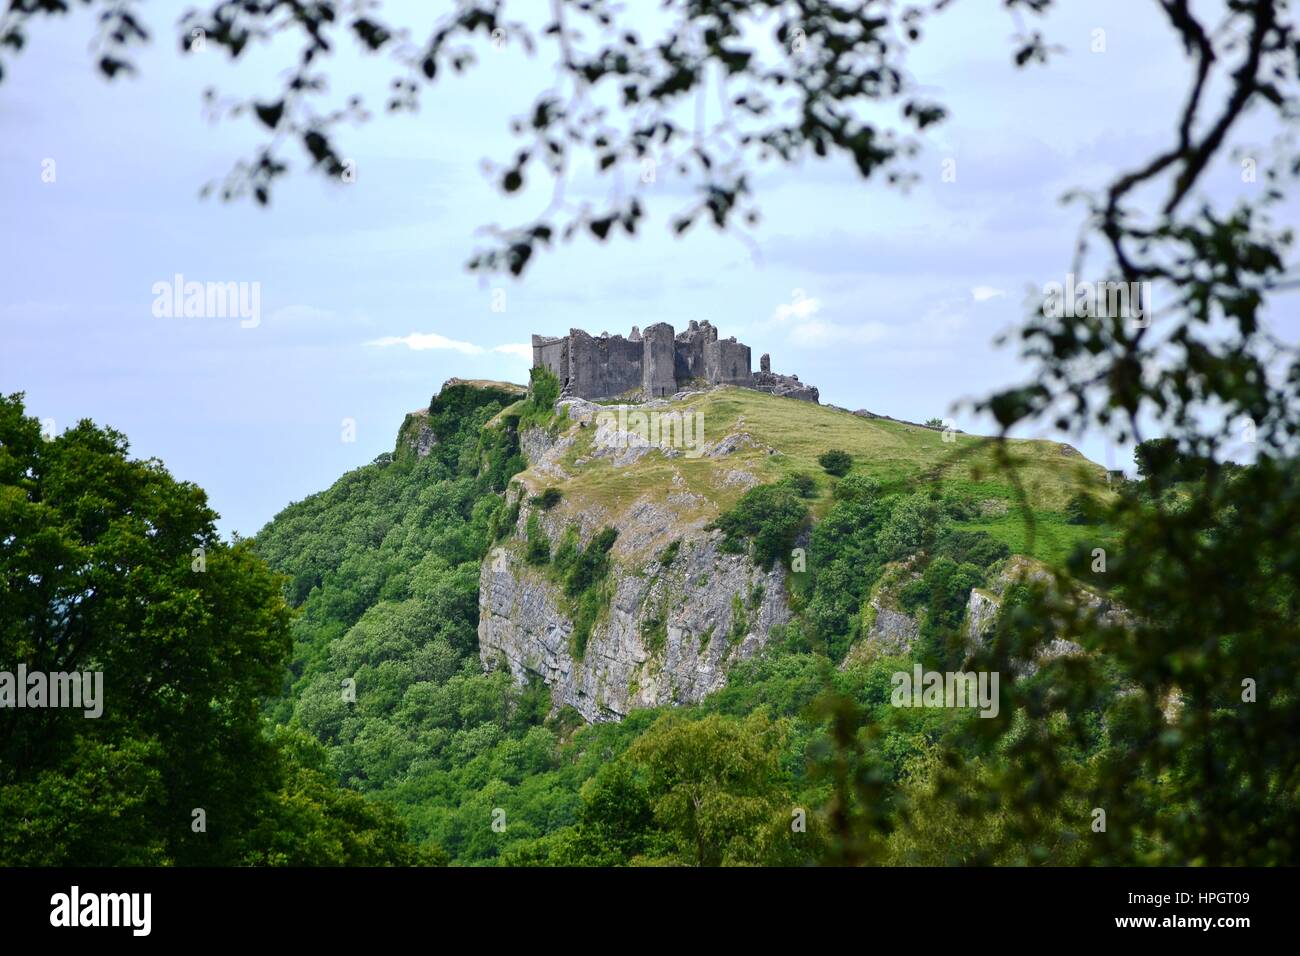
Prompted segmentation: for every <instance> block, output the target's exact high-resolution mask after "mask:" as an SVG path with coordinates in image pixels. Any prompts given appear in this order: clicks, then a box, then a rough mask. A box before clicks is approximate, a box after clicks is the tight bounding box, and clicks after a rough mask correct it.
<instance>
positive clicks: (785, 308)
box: [772, 289, 822, 322]
mask: <svg viewBox="0 0 1300 956" xmlns="http://www.w3.org/2000/svg"><path fill="white" fill-rule="evenodd" d="M821 308H822V302H821V299H810V298H809V297H808V296H806V295H805V294H804V291H803V289H795V290H794V292H793V293H792V294H791V297H790V301H789V302H783V303H781V304H780V305H778V306H777V307H776V309H775V311H773V313H772V318H774V319H776V321H778V322H785V321H787V320H789V319H798V320H799V321H800V322H806V321H808V320H809V319H811V318H812V317H813V316H814V315H816V314H817V313H818V312H820V311H821Z"/></svg>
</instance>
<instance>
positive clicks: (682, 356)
mask: <svg viewBox="0 0 1300 956" xmlns="http://www.w3.org/2000/svg"><path fill="white" fill-rule="evenodd" d="M533 367H534V368H547V369H550V370H551V372H553V373H554V374H555V377H556V378H558V379H559V380H560V385H561V387H562V389H563V393H564V394H565V395H569V396H574V397H577V398H586V399H601V398H618V397H621V396H628V395H630V394H631V393H633V392H639V393H640V395H641V396H642V398H643V399H651V398H663V397H665V396H668V395H672V394H674V393H675V392H679V391H681V390H682V389H685V388H687V387H689V386H691V385H696V384H705V385H739V386H742V387H744V388H754V389H757V390H759V391H764V392H771V393H772V394H774V395H784V396H787V397H789V398H798V399H801V400H803V401H809V402H816V401H818V399H819V395H818V392H817V389H815V388H812V387H811V386H807V385H803V384H802V383H800V382H799V377H798V376H797V375H795V376H788V375H774V374H773V373H772V371H771V367H770V361H769V359H768V356H766V355H764V356H763V362H762V366H761V370H760V371H759V372H758V373H757V374H755V373H754V372H753V371H752V370H751V363H750V351H749V346H748V345H745V344H744V343H743V342H737V341H736V337H735V336H734V335H733V336H731V337H730V338H727V339H721V338H719V337H718V330H717V329H716V328H714V327H713V326H712V325H711V324H709V322H707V321H704V322H696V321H694V320H692V321H691V323H690V325H689V326H688V327H687V328H686V330H685V331H683V332H680V333H676V334H674V332H673V327H672V326H671V325H669V324H668V323H667V322H657V323H655V324H654V325H651V326H648V327H647V328H646V329H645V331H644V332H643V331H641V330H640V329H638V328H637V327H636V326H633V327H632V333H631V334H630V335H628V336H627V337H626V338H625V337H624V336H622V335H610V334H609V333H608V332H602V333H601V334H600V335H599V336H593V335H590V334H588V333H587V332H584V331H583V330H582V329H570V330H569V334H568V335H565V336H559V337H555V336H545V335H534V336H533Z"/></svg>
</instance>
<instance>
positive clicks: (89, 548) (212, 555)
mask: <svg viewBox="0 0 1300 956" xmlns="http://www.w3.org/2000/svg"><path fill="white" fill-rule="evenodd" d="M127 453H128V445H127V442H126V439H125V438H124V437H123V436H122V435H121V434H120V433H118V432H116V431H113V430H112V429H104V428H99V427H96V426H95V425H94V424H93V423H91V422H90V421H88V420H82V421H80V422H78V423H77V424H76V425H75V426H73V427H72V428H70V429H68V430H67V431H65V432H64V433H63V434H61V435H58V436H57V437H54V438H52V439H50V440H45V439H44V438H43V437H42V435H41V427H40V423H39V422H38V421H37V420H36V419H34V418H30V417H27V416H26V415H25V413H24V405H23V399H22V396H21V395H12V396H9V397H7V398H6V397H2V396H0V528H2V529H3V531H2V532H0V571H2V572H3V579H4V581H5V600H4V601H3V602H0V659H3V660H4V661H6V662H13V663H14V664H17V663H22V664H25V665H26V667H27V668H28V670H29V672H42V673H45V674H55V673H68V672H72V673H77V672H98V673H100V674H102V678H103V688H102V698H101V700H100V702H99V703H100V705H101V706H102V713H101V714H100V716H98V717H96V718H94V719H86V717H85V716H84V713H85V712H84V711H83V710H81V709H68V708H46V709H41V710H24V711H15V710H10V709H6V710H5V711H4V715H3V717H2V718H0V859H3V861H4V862H5V863H6V864H8V865H64V866H66V865H72V864H76V865H81V866H89V865H100V866H107V865H122V864H135V865H159V864H168V863H173V864H180V865H192V864H205V865H232V864H236V863H240V862H243V861H245V860H248V859H253V858H257V859H259V860H262V861H263V862H285V860H284V859H283V858H282V857H281V856H280V855H278V854H276V853H275V852H274V851H273V847H274V846H276V845H277V844H279V843H280V842H282V841H283V840H284V839H286V831H287V830H289V829H290V828H292V829H293V830H294V831H295V832H296V833H297V835H298V837H300V838H302V839H303V840H304V841H312V840H318V839H326V837H325V831H326V830H328V829H329V828H330V827H331V826H333V825H334V821H335V820H336V818H337V814H338V811H339V810H340V808H341V807H343V806H344V805H346V804H347V803H348V801H349V800H351V797H350V796H349V795H347V794H342V793H340V792H339V791H338V790H337V785H336V784H335V783H334V781H332V780H319V781H316V786H314V787H313V789H312V793H311V804H310V805H309V806H308V805H303V806H299V808H298V810H297V811H296V820H295V821H294V822H293V823H292V824H291V821H290V819H289V816H288V811H289V810H290V807H291V804H294V803H295V801H296V800H297V798H296V797H295V794H296V793H297V792H298V788H299V787H300V785H301V783H302V774H301V772H300V770H299V768H298V767H297V766H296V765H295V764H294V762H293V759H292V755H291V754H289V753H288V752H286V751H285V750H284V749H282V748H281V747H279V746H278V745H277V743H276V742H275V741H273V740H270V739H268V737H267V734H266V733H265V726H264V722H263V719H262V717H261V715H260V713H259V704H260V701H261V700H262V699H263V698H265V697H267V696H268V695H271V694H274V693H276V692H278V691H279V689H280V682H281V679H282V675H283V672H284V665H285V663H286V660H287V656H288V652H289V628H290V611H289V608H288V605H287V604H286V602H285V600H284V598H283V597H282V595H281V580H280V579H278V578H277V577H276V575H274V574H272V573H271V571H270V570H269V569H268V568H267V567H266V565H265V564H264V563H263V562H262V561H261V560H260V559H259V558H258V557H257V556H256V555H255V554H254V552H253V549H252V547H251V545H250V543H249V542H238V543H235V544H227V543H225V542H223V541H221V540H220V539H219V538H218V537H217V535H216V532H215V530H214V527H213V522H214V520H215V518H216V515H215V514H214V513H213V512H212V510H211V509H210V508H209V507H208V506H207V501H206V498H205V496H204V494H203V492H202V491H201V490H200V489H198V488H197V487H195V486H194V485H192V484H189V483H187V482H178V481H176V480H175V479H173V478H172V477H171V475H169V474H168V473H167V471H166V470H165V469H164V468H163V467H162V465H161V463H159V462H158V461H156V460H150V461H139V460H133V459H131V458H129V457H128V454H127ZM127 569H129V571H128V570H127ZM24 692H25V688H24ZM195 808H199V809H201V810H202V811H204V814H205V818H204V819H205V822H206V827H203V826H199V825H198V823H197V821H196V818H195V816H194V814H193V811H194V809H195ZM192 824H193V826H192ZM346 828H347V830H348V832H349V840H348V842H347V843H346V845H342V846H339V847H336V851H335V853H334V860H335V861H336V862H340V863H363V862H364V863H370V864H374V863H391V862H404V861H407V860H409V859H410V856H409V854H408V853H407V852H406V850H407V849H408V848H407V847H406V846H405V843H404V836H405V834H404V833H403V832H402V828H401V827H400V826H398V825H395V824H394V825H389V824H388V823H386V822H383V821H381V820H380V817H379V815H376V814H374V813H372V812H371V811H370V810H369V809H367V808H366V807H361V806H358V807H354V808H353V809H352V811H350V813H349V819H348V821H347V824H346ZM362 845H364V846H365V847H366V851H365V852H364V853H362V852H360V850H359V848H360V847H361V846H362Z"/></svg>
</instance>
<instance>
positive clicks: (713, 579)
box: [478, 399, 790, 722]
mask: <svg viewBox="0 0 1300 956" xmlns="http://www.w3.org/2000/svg"><path fill="white" fill-rule="evenodd" d="M653 404H655V403H647V405H646V406H640V407H641V408H647V407H650V406H651V405H653ZM663 404H667V403H666V402H664V403H663ZM558 407H559V408H560V409H562V410H563V411H564V413H565V420H566V422H567V426H566V427H565V429H564V430H554V431H552V430H548V429H545V428H539V427H533V428H529V429H526V430H525V431H524V432H523V433H522V434H521V435H520V447H521V450H522V451H523V453H524V455H525V457H526V458H527V460H528V462H529V469H528V471H527V472H525V473H524V474H523V475H521V476H520V480H519V483H518V484H517V485H516V486H514V487H513V488H512V489H511V491H510V492H509V493H508V497H509V501H510V503H511V504H512V505H513V504H514V503H516V502H517V503H518V504H519V506H520V511H519V516H518V519H517V522H516V524H515V527H514V529H513V533H512V534H509V535H508V536H507V537H506V538H505V540H504V541H502V542H501V543H500V544H499V545H498V546H497V547H495V548H494V549H493V550H492V551H491V552H490V553H489V555H488V556H487V558H486V560H485V561H484V562H483V565H482V567H481V569H480V577H479V627H478V637H479V654H480V657H481V659H482V661H483V664H484V666H486V667H489V668H490V667H506V668H508V669H509V671H510V673H511V675H512V676H513V677H514V679H515V680H516V681H518V682H520V683H522V682H525V681H528V680H529V679H530V678H531V677H532V676H533V675H536V676H537V677H540V678H541V679H542V680H543V681H545V683H546V684H547V685H548V686H549V687H550V689H551V695H552V705H553V708H554V709H555V710H558V709H560V708H561V707H564V706H571V707H573V708H575V709H576V710H577V711H578V712H579V713H580V714H581V715H582V716H583V717H584V718H585V719H587V720H588V721H593V722H594V721H604V720H618V719H621V718H622V717H623V716H625V715H626V714H628V713H629V712H630V711H631V710H633V709H635V708H638V707H654V706H659V705H662V704H682V703H691V702H696V701H699V700H701V699H703V698H704V697H705V696H706V695H708V694H709V693H711V692H713V691H715V690H717V689H718V688H720V687H722V686H723V685H724V684H725V683H726V679H727V670H728V668H730V667H731V666H732V665H733V664H735V663H736V662H737V661H741V660H744V659H746V658H750V657H753V656H754V655H755V654H757V653H758V652H759V651H760V650H762V648H763V647H765V646H766V645H767V643H768V641H769V640H770V639H771V636H772V633H773V630H774V628H777V627H778V626H779V625H783V624H785V623H786V622H787V621H788V620H789V617H790V612H789V602H788V594H787V591H786V584H785V570H784V568H783V567H782V566H781V565H780V564H779V563H778V564H777V565H776V566H774V567H773V568H771V569H764V568H761V567H757V566H755V564H754V563H753V562H752V561H751V559H750V558H749V556H748V555H745V554H730V553H726V552H724V551H723V550H722V549H721V543H722V535H721V533H720V532H717V531H708V530H706V526H707V524H708V521H709V518H710V515H711V512H710V510H709V507H708V502H706V501H705V500H704V499H702V498H701V497H700V496H699V495H698V494H696V493H693V492H691V491H690V490H689V488H688V486H687V484H686V482H685V481H684V480H683V479H682V477H681V476H680V475H677V476H675V477H674V478H673V479H671V480H670V483H669V485H668V487H667V488H659V489H656V490H655V491H653V492H647V493H645V494H643V495H641V496H640V497H638V498H636V499H635V500H633V501H631V502H630V503H627V504H621V505H616V506H608V507H607V506H604V505H602V504H600V503H599V502H593V501H574V500H570V499H568V498H567V497H563V496H562V497H561V498H560V500H559V502H558V503H557V504H554V505H553V506H552V507H551V509H550V510H543V509H542V508H541V506H540V504H534V499H535V498H536V495H537V493H538V492H539V491H541V490H542V489H543V487H545V486H546V483H547V482H548V481H552V480H559V481H562V480H563V479H564V477H565V475H566V471H565V468H566V466H565V464H564V462H565V461H566V460H567V459H566V457H565V456H570V457H572V456H571V455H570V453H571V450H572V447H573V445H574V444H575V442H583V443H584V445H583V448H584V451H583V455H584V456H587V457H589V458H590V459H597V458H601V459H607V460H608V461H609V463H610V464H611V465H613V466H615V467H619V466H626V465H628V464H630V463H632V462H635V461H637V460H639V459H640V458H641V457H643V456H644V455H646V454H649V453H651V452H654V453H656V454H662V455H663V456H664V458H665V459H666V460H669V461H672V460H674V459H678V460H680V459H681V458H682V457H683V455H684V454H686V453H687V452H689V451H691V450H690V449H687V450H685V451H684V450H683V449H680V448H676V447H673V446H672V445H670V444H666V443H662V442H649V441H646V440H644V439H643V437H642V436H641V435H639V434H637V433H636V429H635V428H634V427H625V426H627V424H628V423H627V422H621V421H620V419H619V417H618V416H617V414H614V412H616V411H617V410H616V409H611V408H610V407H607V406H598V405H594V404H592V403H590V402H586V401H583V400H581V399H566V400H563V401H561V402H560V403H559V406H558ZM629 432H631V433H630V434H629ZM737 434H739V433H737ZM579 436H584V437H579ZM586 436H589V439H588V437H586ZM746 437H747V436H746ZM723 441H724V442H725V439H723ZM588 447H589V450H586V449H587V448H588ZM742 447H746V445H745V443H744V440H743V439H737V440H736V441H733V442H731V443H728V444H727V445H722V446H721V451H720V453H721V454H726V453H727V452H728V451H730V452H731V453H734V452H735V451H736V450H737V449H739V448H742ZM712 450H714V451H715V452H717V451H719V446H718V445H715V446H713V448H712ZM700 452H701V453H702V452H703V449H702V448H701V449H700ZM576 454H577V453H576V452H574V453H573V455H576ZM582 460H585V459H582V458H580V459H579V462H580V461H582ZM568 467H570V468H572V467H576V464H571V465H569V466H568ZM735 474H737V475H738V476H740V477H741V478H743V480H744V483H748V482H749V481H752V480H756V479H754V478H753V476H751V475H749V474H748V473H746V472H741V471H737V472H735ZM530 519H535V525H536V527H538V528H539V529H540V530H541V531H542V532H543V533H545V534H546V537H547V538H548V540H549V541H550V543H551V550H552V554H554V553H555V552H556V550H557V549H558V546H559V544H560V542H561V541H562V539H563V538H564V536H565V534H566V532H567V531H569V530H570V529H573V532H575V533H576V536H577V541H578V544H579V546H580V547H584V548H585V547H586V546H587V545H588V544H589V543H590V542H591V540H592V539H593V538H594V537H595V536H596V534H597V533H598V532H599V531H600V530H601V529H602V528H604V527H612V528H615V529H616V530H617V531H618V538H617V539H616V541H615V543H614V546H613V548H612V550H611V551H610V554H609V556H610V569H609V572H608V575H607V577H606V579H605V580H604V581H603V583H602V584H601V585H600V595H601V599H602V600H601V604H602V607H601V611H600V613H599V615H598V617H597V620H596V622H595V624H594V626H593V627H592V628H591V632H590V636H589V638H588V639H587V641H586V643H585V646H583V647H579V646H578V644H579V642H578V641H577V640H576V639H575V626H574V614H575V611H576V608H575V607H574V606H573V602H572V601H571V599H570V598H569V596H568V595H566V593H565V590H564V586H563V583H562V580H561V575H560V574H559V573H558V572H557V571H556V570H555V569H554V567H553V565H542V566H532V565H529V564H528V563H527V561H526V560H525V557H524V555H525V545H526V529H527V527H528V523H529V520H530Z"/></svg>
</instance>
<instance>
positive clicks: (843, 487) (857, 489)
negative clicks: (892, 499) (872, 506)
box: [832, 475, 882, 504]
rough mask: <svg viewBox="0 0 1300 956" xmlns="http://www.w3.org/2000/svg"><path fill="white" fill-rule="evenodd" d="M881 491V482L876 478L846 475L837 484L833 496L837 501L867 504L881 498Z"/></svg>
mask: <svg viewBox="0 0 1300 956" xmlns="http://www.w3.org/2000/svg"><path fill="white" fill-rule="evenodd" d="M881 491H882V488H881V486H880V482H878V481H876V479H874V478H868V477H867V476H866V475H845V476H844V478H843V479H842V480H840V481H837V482H835V490H834V491H833V492H832V495H833V496H834V498H835V500H836V501H852V502H855V503H857V504H867V503H868V502H871V501H875V500H876V499H877V498H879V497H880V494H881Z"/></svg>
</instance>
